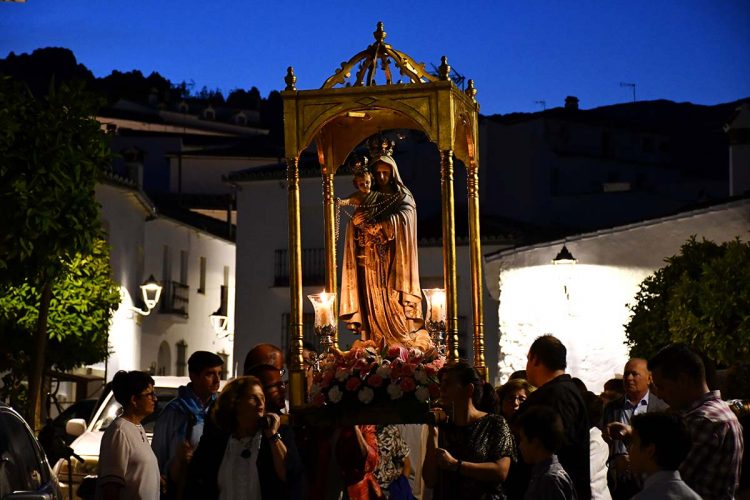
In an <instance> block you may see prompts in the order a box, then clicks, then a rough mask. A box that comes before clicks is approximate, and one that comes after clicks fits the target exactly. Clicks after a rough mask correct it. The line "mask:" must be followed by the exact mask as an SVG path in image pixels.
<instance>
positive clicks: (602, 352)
mask: <svg viewBox="0 0 750 500" xmlns="http://www.w3.org/2000/svg"><path fill="white" fill-rule="evenodd" d="M749 231H750V201H749V200H743V201H738V202H732V203H727V204H723V205H718V206H714V207H711V208H708V209H704V210H696V211H692V212H686V213H683V214H679V215H676V216H673V217H665V218H661V219H655V220H653V221H646V222H642V223H639V224H632V225H628V226H622V227H619V228H614V229H611V230H606V231H599V232H595V233H589V234H584V235H580V236H575V237H572V238H569V239H568V240H567V241H566V242H565V243H566V245H567V247H568V249H569V250H570V251H571V253H572V254H573V255H574V256H575V257H576V258H577V259H578V263H577V264H571V265H556V266H554V265H552V264H551V261H552V259H553V258H554V257H555V255H556V254H557V252H558V251H559V250H560V248H561V247H562V245H563V241H554V242H548V243H544V244H540V245H535V246H530V247H525V248H519V249H516V250H513V251H504V252H499V253H496V254H494V255H489V256H487V257H486V264H485V270H486V272H487V276H488V281H489V280H491V279H495V280H497V282H498V286H497V287H496V288H494V289H493V290H491V292H492V294H493V295H494V296H495V297H499V300H500V306H499V308H498V316H499V318H500V342H499V348H500V357H499V363H498V371H499V373H500V374H501V378H502V381H505V380H506V379H507V376H508V375H509V374H510V373H512V372H513V371H515V370H521V369H524V368H525V366H526V353H527V352H528V349H529V346H530V345H531V343H532V342H533V340H534V339H535V338H536V337H537V336H539V335H542V334H545V333H552V334H554V335H556V336H559V337H560V338H561V340H562V341H563V342H564V343H565V344H566V346H567V348H568V352H569V358H568V364H569V366H570V369H569V372H570V373H571V374H572V375H573V376H578V377H580V378H581V379H582V380H583V381H584V382H585V383H586V384H587V385H588V386H589V388H590V389H591V390H593V391H595V392H598V391H601V389H602V385H603V383H604V381H606V380H607V379H609V378H611V377H613V376H615V374H618V373H622V369H623V367H624V364H625V362H626V360H627V350H626V349H625V348H624V345H623V342H624V340H625V332H624V326H623V325H624V324H625V323H627V321H628V320H629V316H630V314H629V311H628V309H627V304H629V303H632V302H633V301H634V297H635V293H636V291H637V290H638V285H639V284H640V282H641V281H642V280H643V279H644V278H645V277H646V276H648V275H649V274H651V273H652V272H653V271H655V270H656V269H658V268H660V267H662V266H663V265H664V259H666V258H667V257H670V256H672V255H675V254H677V253H678V252H679V251H680V247H681V246H682V244H683V243H685V241H687V239H688V238H689V237H690V236H691V235H696V236H697V237H698V238H703V237H705V238H707V239H709V240H713V241H715V242H717V243H722V242H725V241H728V240H730V239H732V238H734V237H740V238H741V239H743V240H745V241H747V240H748V238H749V236H750V234H749Z"/></svg>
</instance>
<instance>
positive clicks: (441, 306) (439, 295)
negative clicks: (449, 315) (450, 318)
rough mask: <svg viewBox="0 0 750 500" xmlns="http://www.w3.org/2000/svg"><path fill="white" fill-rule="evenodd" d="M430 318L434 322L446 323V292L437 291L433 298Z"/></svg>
mask: <svg viewBox="0 0 750 500" xmlns="http://www.w3.org/2000/svg"><path fill="white" fill-rule="evenodd" d="M430 317H431V318H432V320H433V321H445V292H444V291H443V290H439V291H437V292H436V293H435V294H434V295H433V296H432V310H431V311H430Z"/></svg>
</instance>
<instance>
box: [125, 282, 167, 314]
mask: <svg viewBox="0 0 750 500" xmlns="http://www.w3.org/2000/svg"><path fill="white" fill-rule="evenodd" d="M140 289H141V297H142V298H143V303H144V304H145V305H146V310H143V309H140V308H138V307H131V309H132V310H133V312H136V313H138V314H140V315H141V316H148V315H149V314H151V310H152V309H153V308H154V307H156V304H157V303H158V302H159V298H161V291H162V286H161V285H160V284H159V282H158V281H156V278H154V275H153V274H152V275H151V276H149V277H148V279H147V280H146V281H144V282H143V283H142V284H141V286H140Z"/></svg>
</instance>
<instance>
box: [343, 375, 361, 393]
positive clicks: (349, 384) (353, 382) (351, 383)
mask: <svg viewBox="0 0 750 500" xmlns="http://www.w3.org/2000/svg"><path fill="white" fill-rule="evenodd" d="M361 384H362V381H361V380H360V379H359V377H352V378H350V379H349V380H347V381H346V390H347V391H355V390H357V388H358V387H359V386H360V385H361Z"/></svg>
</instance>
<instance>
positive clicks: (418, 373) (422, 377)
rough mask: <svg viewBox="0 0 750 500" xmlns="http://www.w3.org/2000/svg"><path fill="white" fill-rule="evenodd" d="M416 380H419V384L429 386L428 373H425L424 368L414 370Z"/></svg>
mask: <svg viewBox="0 0 750 500" xmlns="http://www.w3.org/2000/svg"><path fill="white" fill-rule="evenodd" d="M414 378H415V379H417V382H419V383H420V384H427V382H429V378H428V377H427V372H425V371H424V370H423V369H422V368H417V369H416V370H414Z"/></svg>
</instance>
